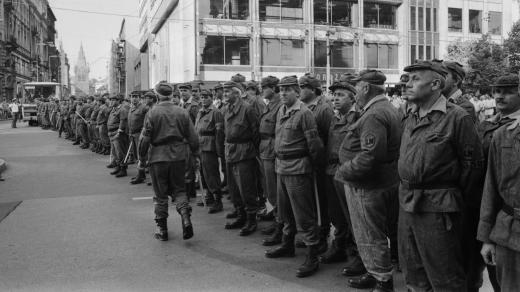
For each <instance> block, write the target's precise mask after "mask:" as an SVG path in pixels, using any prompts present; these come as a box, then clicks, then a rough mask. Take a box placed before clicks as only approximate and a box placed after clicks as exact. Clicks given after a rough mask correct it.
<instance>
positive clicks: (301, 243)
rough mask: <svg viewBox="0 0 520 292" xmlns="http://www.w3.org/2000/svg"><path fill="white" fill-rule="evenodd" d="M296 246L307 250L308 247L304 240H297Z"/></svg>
mask: <svg viewBox="0 0 520 292" xmlns="http://www.w3.org/2000/svg"><path fill="white" fill-rule="evenodd" d="M294 246H295V247H296V248H306V247H307V246H306V245H305V242H303V240H302V239H301V238H298V239H297V240H296V242H295V243H294Z"/></svg>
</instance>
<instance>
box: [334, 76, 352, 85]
mask: <svg viewBox="0 0 520 292" xmlns="http://www.w3.org/2000/svg"><path fill="white" fill-rule="evenodd" d="M354 78H356V75H355V74H352V73H343V74H341V75H340V76H339V80H338V81H339V82H348V83H350V84H351V85H355V84H356V82H355V81H353V80H354Z"/></svg>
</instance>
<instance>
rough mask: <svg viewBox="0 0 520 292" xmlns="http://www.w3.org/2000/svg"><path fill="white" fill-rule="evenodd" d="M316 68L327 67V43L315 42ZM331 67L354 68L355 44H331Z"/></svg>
mask: <svg viewBox="0 0 520 292" xmlns="http://www.w3.org/2000/svg"><path fill="white" fill-rule="evenodd" d="M314 66H315V67H326V66H327V42H326V41H314ZM330 66H331V67H334V68H353V67H354V44H353V43H351V42H338V41H335V42H330Z"/></svg>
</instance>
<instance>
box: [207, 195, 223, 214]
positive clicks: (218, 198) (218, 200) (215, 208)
mask: <svg viewBox="0 0 520 292" xmlns="http://www.w3.org/2000/svg"><path fill="white" fill-rule="evenodd" d="M223 209H224V206H222V193H220V191H217V192H216V193H215V202H214V203H213V205H212V206H211V207H210V208H209V210H208V213H209V214H215V213H218V212H222V210H223Z"/></svg>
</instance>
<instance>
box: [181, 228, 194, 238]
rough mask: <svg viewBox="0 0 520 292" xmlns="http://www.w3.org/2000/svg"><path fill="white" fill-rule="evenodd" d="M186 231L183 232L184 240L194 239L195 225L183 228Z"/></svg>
mask: <svg viewBox="0 0 520 292" xmlns="http://www.w3.org/2000/svg"><path fill="white" fill-rule="evenodd" d="M183 229H184V231H183V232H182V239H184V240H186V239H190V238H192V237H193V225H190V226H186V227H184V228H183Z"/></svg>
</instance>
